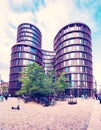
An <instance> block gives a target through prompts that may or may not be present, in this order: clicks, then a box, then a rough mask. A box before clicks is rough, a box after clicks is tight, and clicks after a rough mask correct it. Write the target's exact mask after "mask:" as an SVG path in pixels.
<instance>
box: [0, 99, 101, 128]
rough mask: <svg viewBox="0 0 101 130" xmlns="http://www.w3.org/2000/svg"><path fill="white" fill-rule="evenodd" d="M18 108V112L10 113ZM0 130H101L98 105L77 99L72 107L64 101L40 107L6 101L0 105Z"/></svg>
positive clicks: (100, 108)
mask: <svg viewBox="0 0 101 130" xmlns="http://www.w3.org/2000/svg"><path fill="white" fill-rule="evenodd" d="M18 104H19V105H20V110H12V109H11V107H12V106H17V105H18ZM0 130H101V104H99V101H98V100H95V99H92V98H89V99H81V98H78V99H77V104H76V105H69V104H68V102H67V100H66V101H57V103H56V104H55V105H54V106H49V107H43V106H41V105H40V104H37V103H34V102H30V103H24V102H23V101H22V100H21V99H20V100H18V99H17V98H8V100H7V101H6V100H4V101H3V102H0Z"/></svg>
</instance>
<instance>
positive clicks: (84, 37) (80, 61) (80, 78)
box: [54, 23, 93, 96]
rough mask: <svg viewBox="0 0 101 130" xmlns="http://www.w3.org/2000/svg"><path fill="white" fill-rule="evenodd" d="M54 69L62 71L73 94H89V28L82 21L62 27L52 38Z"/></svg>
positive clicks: (90, 79) (58, 71)
mask: <svg viewBox="0 0 101 130" xmlns="http://www.w3.org/2000/svg"><path fill="white" fill-rule="evenodd" d="M54 52H55V53H56V55H55V70H56V72H57V76H59V74H60V72H64V73H65V76H66V77H67V82H69V83H70V88H69V89H68V92H69V93H71V94H73V95H78V96H79V95H81V94H87V95H91V93H92V91H93V90H92V88H93V69H92V43H91V30H90V28H89V27H88V26H87V25H85V24H83V23H71V24H69V25H67V26H65V27H63V28H62V29H61V30H60V31H59V32H58V33H57V35H56V37H55V39H54Z"/></svg>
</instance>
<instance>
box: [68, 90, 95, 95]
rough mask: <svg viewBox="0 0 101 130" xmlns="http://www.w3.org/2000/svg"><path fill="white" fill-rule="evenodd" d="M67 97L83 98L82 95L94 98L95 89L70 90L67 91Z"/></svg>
mask: <svg viewBox="0 0 101 130" xmlns="http://www.w3.org/2000/svg"><path fill="white" fill-rule="evenodd" d="M66 95H73V96H75V97H81V96H82V95H84V96H87V97H92V96H93V95H94V89H91V88H68V89H66Z"/></svg>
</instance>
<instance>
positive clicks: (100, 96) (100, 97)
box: [99, 94, 101, 104]
mask: <svg viewBox="0 0 101 130" xmlns="http://www.w3.org/2000/svg"><path fill="white" fill-rule="evenodd" d="M99 101H100V104H101V94H100V95H99Z"/></svg>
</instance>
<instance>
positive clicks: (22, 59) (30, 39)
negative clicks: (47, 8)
mask: <svg viewBox="0 0 101 130" xmlns="http://www.w3.org/2000/svg"><path fill="white" fill-rule="evenodd" d="M41 40H42V36H41V32H40V31H39V29H38V28H37V27H35V26H34V25H32V24H29V23H23V24H20V25H19V26H18V31H17V43H16V44H15V45H14V46H13V47H12V52H11V62H10V79H9V93H10V94H12V95H14V94H15V92H16V91H17V90H19V89H20V88H21V83H20V82H19V81H18V78H19V77H20V76H21V74H20V72H21V71H22V69H23V68H24V67H26V65H28V64H31V63H33V62H34V61H35V62H36V63H38V64H39V65H42V51H41Z"/></svg>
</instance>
